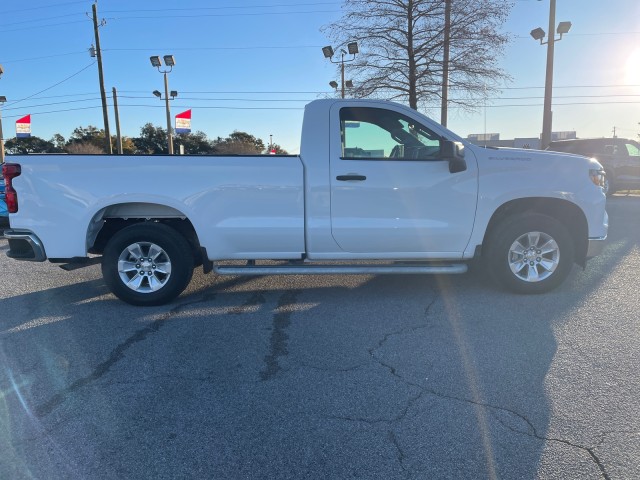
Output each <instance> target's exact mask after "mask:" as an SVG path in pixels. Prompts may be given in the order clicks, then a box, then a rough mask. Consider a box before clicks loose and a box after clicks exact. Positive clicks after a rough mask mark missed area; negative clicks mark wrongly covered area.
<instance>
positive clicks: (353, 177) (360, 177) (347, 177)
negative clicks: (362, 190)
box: [336, 174, 367, 182]
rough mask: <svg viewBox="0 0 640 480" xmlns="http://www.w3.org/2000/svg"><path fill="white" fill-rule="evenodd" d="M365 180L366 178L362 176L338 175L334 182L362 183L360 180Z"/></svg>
mask: <svg viewBox="0 0 640 480" xmlns="http://www.w3.org/2000/svg"><path fill="white" fill-rule="evenodd" d="M366 179H367V177H365V176H364V175H354V174H351V175H338V176H337V177H336V180H339V181H341V182H346V181H349V180H358V181H362V180H366Z"/></svg>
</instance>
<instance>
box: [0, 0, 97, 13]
mask: <svg viewBox="0 0 640 480" xmlns="http://www.w3.org/2000/svg"><path fill="white" fill-rule="evenodd" d="M79 3H86V0H81V1H76V2H65V3H54V4H50V5H40V6H38V7H31V8H21V9H20V10H4V11H0V15H7V14H10V13H22V12H27V11H30V10H42V9H43V8H57V7H64V6H66V5H77V4H79Z"/></svg>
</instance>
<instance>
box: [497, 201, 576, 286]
mask: <svg viewBox="0 0 640 480" xmlns="http://www.w3.org/2000/svg"><path fill="white" fill-rule="evenodd" d="M488 242H489V244H488V246H487V256H486V259H485V260H486V262H485V263H486V267H487V268H488V269H489V271H490V272H491V275H492V276H493V278H494V279H495V280H496V281H497V282H498V283H499V284H500V285H502V286H503V287H505V288H507V289H509V290H512V291H514V292H517V293H544V292H548V291H549V290H553V289H554V288H556V287H557V286H559V285H560V284H561V283H562V282H563V281H564V280H565V278H566V277H567V275H568V274H569V272H570V271H571V268H572V266H573V263H574V245H573V240H572V238H571V235H570V234H569V232H568V231H567V229H566V228H565V227H564V226H563V225H562V224H561V223H560V222H559V221H558V220H556V219H555V218H551V217H548V216H546V215H541V214H535V213H525V214H522V215H518V216H513V217H510V218H507V219H506V220H504V221H503V223H502V224H501V225H499V226H498V227H497V228H496V229H495V230H494V232H493V234H492V235H491V236H490V238H489V240H488Z"/></svg>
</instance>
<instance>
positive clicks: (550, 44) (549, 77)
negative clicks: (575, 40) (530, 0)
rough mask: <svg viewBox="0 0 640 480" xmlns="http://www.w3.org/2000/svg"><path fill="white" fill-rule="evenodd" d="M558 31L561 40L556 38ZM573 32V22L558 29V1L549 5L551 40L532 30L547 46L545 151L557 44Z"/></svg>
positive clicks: (540, 29) (542, 33)
mask: <svg viewBox="0 0 640 480" xmlns="http://www.w3.org/2000/svg"><path fill="white" fill-rule="evenodd" d="M554 29H555V31H556V33H557V34H558V35H560V37H559V38H556V36H555V33H552V32H553V31H554ZM569 30H571V22H560V23H559V24H558V26H557V28H556V0H550V4H549V32H550V34H549V39H548V40H547V41H546V42H545V41H543V39H544V37H545V36H546V32H545V31H544V30H543V29H542V28H540V27H538V28H534V29H533V30H531V32H530V35H531V37H532V38H533V39H534V40H537V41H539V42H540V45H547V71H546V76H545V83H544V111H543V116H542V137H541V139H540V148H541V149H545V148H547V147H548V146H549V144H550V143H551V125H552V121H553V112H552V110H551V102H552V96H553V57H554V47H555V42H559V41H560V40H562V35H564V34H566V33H569Z"/></svg>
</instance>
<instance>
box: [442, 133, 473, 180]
mask: <svg viewBox="0 0 640 480" xmlns="http://www.w3.org/2000/svg"><path fill="white" fill-rule="evenodd" d="M440 156H441V157H442V159H443V160H447V161H448V162H449V172H451V173H458V172H464V171H465V170H466V169H467V162H465V161H464V146H463V145H462V144H461V143H459V142H452V141H450V140H442V142H440Z"/></svg>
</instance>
